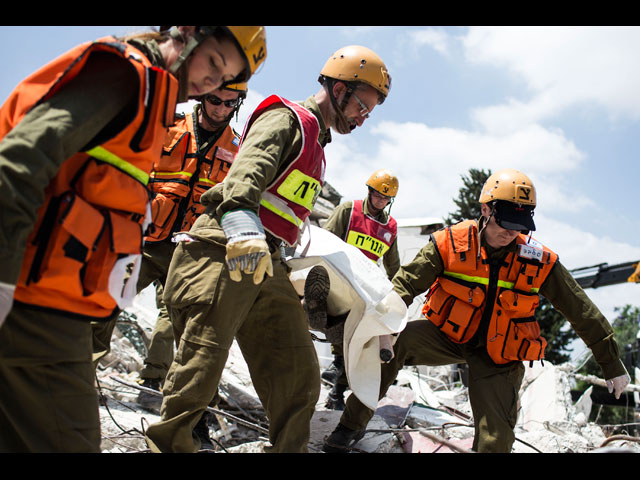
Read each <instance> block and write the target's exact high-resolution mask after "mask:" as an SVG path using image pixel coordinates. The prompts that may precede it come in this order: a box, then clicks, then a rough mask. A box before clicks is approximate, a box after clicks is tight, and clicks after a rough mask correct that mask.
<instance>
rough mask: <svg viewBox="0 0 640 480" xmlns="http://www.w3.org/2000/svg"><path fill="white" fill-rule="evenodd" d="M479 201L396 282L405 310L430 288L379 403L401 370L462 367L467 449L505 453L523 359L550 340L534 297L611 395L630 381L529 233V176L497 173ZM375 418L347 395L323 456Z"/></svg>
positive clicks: (567, 278)
mask: <svg viewBox="0 0 640 480" xmlns="http://www.w3.org/2000/svg"><path fill="white" fill-rule="evenodd" d="M479 201H480V204H481V212H482V216H481V218H480V219H479V220H478V221H475V220H466V221H462V222H460V223H457V224H455V225H451V226H447V227H445V228H443V229H441V230H438V231H437V232H434V233H433V235H432V238H431V242H430V243H428V244H427V245H425V246H424V247H423V248H422V250H421V251H420V252H419V253H418V254H417V255H416V257H415V258H414V260H413V261H412V262H411V263H409V264H408V265H405V266H402V267H401V268H400V270H399V271H398V273H397V274H396V276H395V277H394V278H393V281H392V282H393V285H394V290H395V291H396V292H397V293H398V294H399V295H400V296H401V297H402V298H403V300H404V301H405V303H406V304H407V305H410V304H411V303H412V301H413V299H414V298H415V297H416V296H418V295H420V294H421V293H422V292H425V291H427V290H428V294H427V297H426V300H425V304H424V306H423V310H422V312H423V314H424V316H425V317H426V318H425V319H421V320H417V321H412V322H409V323H408V324H407V326H406V328H405V329H404V330H403V331H402V332H401V333H400V334H399V336H398V338H397V341H396V343H395V345H394V354H395V355H394V357H393V359H392V360H391V361H390V362H389V363H385V364H382V366H381V375H382V379H381V382H382V383H381V390H380V398H382V397H383V396H384V394H385V392H386V391H387V389H388V387H389V386H390V385H391V384H392V382H393V381H394V379H395V378H396V375H397V373H398V371H399V370H400V369H401V368H402V367H403V366H404V365H448V364H454V363H467V364H468V367H469V380H468V386H469V399H470V402H471V408H472V412H473V420H474V426H475V436H474V442H473V450H475V451H477V452H484V453H509V452H510V451H511V447H512V445H513V442H514V440H515V437H514V433H513V429H514V427H515V424H516V420H517V404H518V392H519V389H520V385H521V382H522V379H523V375H524V364H523V362H527V361H530V362H533V361H537V360H540V361H542V359H543V358H544V352H545V347H546V340H545V339H544V338H543V337H541V336H540V327H539V325H538V323H537V322H536V320H535V317H534V312H535V310H536V307H537V306H538V303H539V295H543V296H544V297H545V298H547V299H548V300H549V301H550V302H551V303H552V304H553V306H554V307H555V308H557V309H558V310H559V311H560V312H562V313H563V314H564V316H565V317H566V318H567V320H568V321H569V323H570V324H571V326H572V327H573V328H574V329H575V330H576V332H577V333H578V334H579V335H580V337H581V338H582V340H584V342H585V343H586V344H587V345H588V346H589V348H590V349H591V351H592V353H593V356H594V358H595V360H596V361H597V362H598V364H599V365H600V367H601V368H602V372H603V374H604V378H605V379H607V383H608V385H609V389H610V391H613V392H614V393H615V396H616V398H618V397H619V396H620V394H621V393H622V391H623V390H624V388H625V386H626V385H627V384H628V383H629V380H630V379H629V375H628V374H627V371H626V369H625V367H624V365H623V363H622V361H621V360H620V355H619V352H618V347H617V344H616V342H615V339H614V338H613V330H612V328H611V326H610V324H609V322H608V321H607V319H606V318H605V317H604V316H603V315H602V313H601V312H600V311H599V310H598V308H597V307H596V306H595V305H594V304H593V303H592V302H591V300H590V299H589V298H588V297H587V295H586V294H585V293H584V291H583V290H582V288H580V286H579V285H578V283H577V282H576V281H575V279H574V278H573V277H572V276H571V274H570V273H569V272H568V271H567V270H566V268H565V267H564V266H563V265H562V264H561V263H560V261H559V260H558V256H557V255H556V254H555V253H554V252H553V251H552V250H550V249H549V248H548V247H546V246H545V245H543V244H541V243H539V242H538V241H537V240H535V239H533V238H532V237H531V234H530V233H529V232H530V231H533V230H535V224H534V221H533V211H534V208H535V206H536V191H535V187H534V185H533V183H532V182H531V180H530V179H529V178H528V177H527V176H526V175H524V174H523V173H522V172H519V171H517V170H512V169H504V170H500V171H498V172H496V173H494V174H493V175H491V176H490V177H489V178H488V179H487V181H486V183H485V184H484V186H483V189H482V192H481V194H480V198H479ZM373 413H374V412H373V411H372V410H370V409H369V408H367V407H365V406H364V405H363V404H362V403H361V402H360V401H359V400H358V399H357V398H356V397H355V395H350V396H349V398H348V399H347V402H346V408H345V411H344V412H343V414H342V416H341V418H340V422H339V424H338V426H337V427H336V429H335V430H334V431H333V433H332V434H331V435H330V436H329V437H328V438H327V440H326V442H325V445H324V447H323V450H324V451H325V452H344V451H348V448H349V445H351V444H352V443H354V441H356V440H357V439H358V438H359V437H360V436H361V435H362V432H363V429H364V428H365V427H366V425H367V423H368V422H369V420H370V418H371V417H372V416H373Z"/></svg>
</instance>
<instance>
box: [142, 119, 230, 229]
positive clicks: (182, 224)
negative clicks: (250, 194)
mask: <svg viewBox="0 0 640 480" xmlns="http://www.w3.org/2000/svg"><path fill="white" fill-rule="evenodd" d="M200 108H201V107H200ZM197 132H198V128H197V116H196V114H195V112H194V113H189V114H186V115H180V116H178V117H177V119H176V124H175V125H174V126H173V127H172V128H170V129H169V132H168V134H167V137H166V140H165V144H164V148H163V150H162V157H160V160H159V161H158V162H157V163H156V164H155V165H154V168H153V169H154V171H153V172H151V181H150V184H149V186H150V188H151V190H152V191H153V192H154V194H155V196H154V199H153V202H152V204H151V212H152V218H153V225H152V227H151V228H150V229H149V234H148V235H147V237H145V241H147V242H159V241H162V240H164V239H166V238H168V237H169V236H170V235H171V234H172V233H173V232H177V231H188V230H190V229H191V226H192V225H193V223H194V222H195V221H196V218H198V216H199V215H200V214H201V213H202V212H204V206H203V205H202V204H201V203H200V197H201V196H202V194H203V193H204V192H206V191H207V190H209V189H210V188H211V187H213V186H214V185H216V184H217V183H219V182H221V181H222V180H224V178H225V177H226V176H227V173H228V172H229V168H230V167H231V163H232V162H233V159H234V157H235V155H236V153H237V152H238V145H239V142H240V136H239V135H238V134H237V133H236V132H234V131H233V128H231V127H230V126H229V125H227V126H226V127H225V128H224V130H223V132H222V134H221V135H220V137H219V138H218V139H217V140H216V141H215V142H211V143H210V144H204V145H203V144H202V142H201V141H199V140H198V138H197V135H198V133H197Z"/></svg>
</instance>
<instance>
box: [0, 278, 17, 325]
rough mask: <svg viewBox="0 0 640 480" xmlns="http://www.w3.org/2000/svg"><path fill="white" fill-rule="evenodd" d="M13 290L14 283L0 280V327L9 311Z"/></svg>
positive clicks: (11, 304)
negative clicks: (10, 283)
mask: <svg viewBox="0 0 640 480" xmlns="http://www.w3.org/2000/svg"><path fill="white" fill-rule="evenodd" d="M15 290H16V287H15V285H9V284H8V283H2V282H0V327H1V326H2V324H3V323H4V321H5V319H6V318H7V315H9V312H10V311H11V307H12V306H13V293H14V292H15Z"/></svg>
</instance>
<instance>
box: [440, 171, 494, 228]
mask: <svg viewBox="0 0 640 480" xmlns="http://www.w3.org/2000/svg"><path fill="white" fill-rule="evenodd" d="M490 176H491V170H488V171H484V170H478V169H477V168H470V169H469V173H468V175H461V178H462V183H463V186H462V187H461V188H460V190H459V192H458V198H454V199H453V202H454V203H455V204H456V206H457V207H458V209H457V210H456V211H455V212H453V213H450V214H449V216H448V217H447V218H445V219H444V220H445V223H447V224H448V225H453V224H454V223H458V222H461V221H462V220H475V219H478V218H480V204H479V203H478V199H479V198H480V192H481V191H482V187H483V185H484V182H486V181H487V178H489V177H490Z"/></svg>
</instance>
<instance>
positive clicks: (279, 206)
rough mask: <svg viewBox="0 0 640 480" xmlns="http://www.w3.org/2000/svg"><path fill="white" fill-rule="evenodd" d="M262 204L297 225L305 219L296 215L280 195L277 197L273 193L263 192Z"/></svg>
mask: <svg viewBox="0 0 640 480" xmlns="http://www.w3.org/2000/svg"><path fill="white" fill-rule="evenodd" d="M260 205H262V206H263V207H265V208H267V209H269V210H270V211H272V212H273V213H275V214H276V215H278V216H280V217H282V218H284V219H285V220H286V221H288V222H291V223H293V224H294V225H295V226H296V227H299V226H300V225H302V222H303V221H304V220H302V219H300V218H298V217H297V216H296V213H295V212H294V211H293V210H292V209H291V208H289V205H287V204H286V203H285V202H283V201H282V200H281V199H280V198H279V197H276V196H275V195H274V194H273V193H270V192H263V193H262V199H261V200H260Z"/></svg>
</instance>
